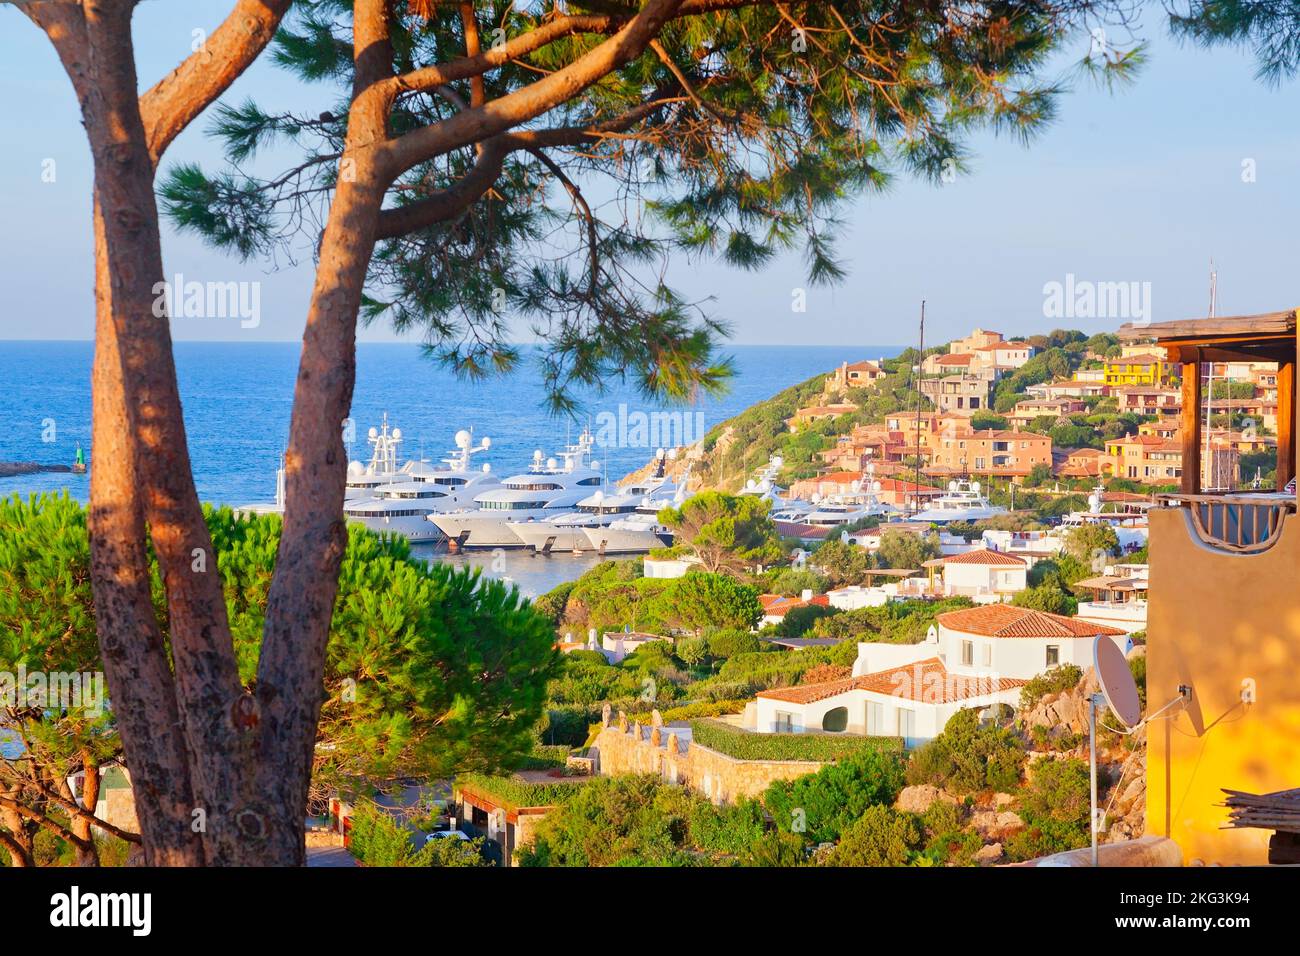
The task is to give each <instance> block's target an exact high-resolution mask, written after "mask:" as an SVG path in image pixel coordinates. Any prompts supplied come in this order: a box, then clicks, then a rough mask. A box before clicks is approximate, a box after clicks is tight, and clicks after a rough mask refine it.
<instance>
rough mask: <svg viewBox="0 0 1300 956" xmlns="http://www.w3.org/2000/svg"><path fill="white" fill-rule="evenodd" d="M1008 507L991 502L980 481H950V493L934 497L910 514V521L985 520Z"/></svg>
mask: <svg viewBox="0 0 1300 956" xmlns="http://www.w3.org/2000/svg"><path fill="white" fill-rule="evenodd" d="M1006 513H1007V509H1006V508H1004V507H1002V506H1001V505H994V504H990V503H989V499H988V498H987V497H985V496H984V495H983V494H982V493H981V492H980V483H979V482H978V481H950V482H948V493H947V494H944V495H940V496H939V497H937V498H932V499H931V500H930V502H929V506H928V507H927V508H926V509H925V510H924V511H919V512H917V513H916V514H914V515H911V516H909V518H908V520H910V521H928V522H930V523H931V524H946V523H948V522H949V521H983V520H985V519H987V518H992V517H994V516H995V515H1004V514H1006Z"/></svg>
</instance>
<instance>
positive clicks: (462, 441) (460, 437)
mask: <svg viewBox="0 0 1300 956" xmlns="http://www.w3.org/2000/svg"><path fill="white" fill-rule="evenodd" d="M467 445H469V432H467V431H465V429H463V428H462V429H461V430H460V431H458V432H456V447H457V448H465V447H466V446H467Z"/></svg>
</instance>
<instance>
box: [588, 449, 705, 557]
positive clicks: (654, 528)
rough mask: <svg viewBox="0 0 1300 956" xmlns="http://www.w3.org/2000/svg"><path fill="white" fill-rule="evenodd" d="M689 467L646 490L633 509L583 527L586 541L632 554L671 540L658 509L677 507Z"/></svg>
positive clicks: (591, 545) (606, 549) (682, 497)
mask: <svg viewBox="0 0 1300 956" xmlns="http://www.w3.org/2000/svg"><path fill="white" fill-rule="evenodd" d="M689 485H690V470H689V469H688V470H687V472H686V474H684V475H683V476H682V480H681V481H679V482H676V483H674V482H671V481H664V482H663V483H662V484H660V485H658V486H657V487H655V488H652V489H650V490H648V491H647V493H646V494H645V495H644V496H642V498H641V500H640V501H639V502H638V503H637V505H636V507H635V508H634V509H633V510H632V513H631V514H629V515H626V516H623V517H617V518H615V519H614V520H612V521H610V522H608V523H607V524H601V525H592V526H590V527H588V528H585V529H584V533H585V534H586V537H587V545H588V547H589V548H590V549H591V550H593V551H599V552H600V553H601V554H635V553H638V552H645V551H653V550H654V549H655V548H663V547H667V546H668V545H670V544H672V542H673V532H672V530H671V529H670V528H668V527H667V526H666V525H663V524H661V523H660V522H659V512H660V511H662V510H663V509H664V508H668V507H674V508H676V507H680V506H681V504H682V502H683V501H685V500H686V498H687V495H688V494H689V492H688V490H687V489H688V488H689Z"/></svg>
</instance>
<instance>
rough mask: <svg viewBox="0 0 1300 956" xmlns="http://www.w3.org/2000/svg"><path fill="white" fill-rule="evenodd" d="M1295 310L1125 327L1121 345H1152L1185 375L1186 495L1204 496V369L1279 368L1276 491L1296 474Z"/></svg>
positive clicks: (1183, 380)
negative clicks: (1229, 365) (1232, 365)
mask: <svg viewBox="0 0 1300 956" xmlns="http://www.w3.org/2000/svg"><path fill="white" fill-rule="evenodd" d="M1297 311H1300V310H1296V309H1289V310H1287V311H1284V312H1270V313H1267V314H1265V315H1239V316H1224V317H1222V318H1218V317H1216V318H1208V319H1186V320H1179V321H1174V322H1156V323H1152V324H1149V325H1133V324H1132V323H1130V324H1128V325H1125V326H1124V327H1123V328H1121V329H1120V330H1119V337H1120V340H1121V341H1125V342H1143V341H1148V340H1151V339H1154V340H1155V342H1156V344H1157V345H1158V346H1160V347H1162V348H1163V349H1164V350H1165V353H1166V355H1167V356H1168V358H1169V361H1170V362H1172V363H1175V364H1177V365H1179V366H1180V367H1181V369H1182V388H1183V411H1182V426H1181V428H1180V430H1179V434H1180V438H1181V440H1182V446H1183V464H1182V491H1183V494H1189V495H1194V494H1198V493H1199V492H1200V491H1201V488H1200V482H1201V445H1202V432H1201V400H1202V398H1203V396H1202V394H1201V363H1202V362H1276V363H1277V368H1278V376H1277V490H1278V491H1282V490H1283V489H1284V488H1285V487H1286V484H1287V483H1288V482H1289V481H1290V480H1291V479H1292V478H1294V477H1295V474H1296V443H1295V436H1296V424H1297V423H1296V314H1297Z"/></svg>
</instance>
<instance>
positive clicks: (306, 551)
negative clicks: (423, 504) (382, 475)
mask: <svg viewBox="0 0 1300 956" xmlns="http://www.w3.org/2000/svg"><path fill="white" fill-rule="evenodd" d="M382 197H383V188H382V185H380V184H379V183H378V182H377V181H376V180H375V179H374V178H373V173H372V172H370V171H369V170H368V169H361V168H358V180H357V181H356V182H342V183H340V185H339V187H338V190H337V192H336V194H335V196H334V201H333V204H332V206H331V210H330V218H329V223H328V225H327V226H326V229H325V235H324V238H323V240H322V242H321V253H320V265H319V266H318V268H317V273H316V275H317V278H316V287H315V290H314V292H313V295H312V304H311V309H310V311H309V313H308V316H307V328H306V331H305V333H304V335H303V347H302V355H301V358H300V359H299V365H298V380H297V384H296V385H295V387H294V400H293V418H292V422H291V425H290V429H289V447H288V451H287V453H286V456H285V511H284V527H283V531H282V532H281V536H280V548H279V552H278V553H277V555H276V563H275V577H274V578H273V580H272V584H271V589H270V593H269V595H268V598H267V607H266V629H265V632H264V635H263V640H262V653H261V657H260V659H259V661H258V669H257V700H258V712H259V715H260V718H261V741H260V744H259V748H258V749H259V752H260V757H261V761H262V764H261V778H260V779H261V784H260V789H261V791H262V792H263V793H264V794H266V796H267V799H268V804H269V805H270V806H272V807H275V808H279V809H281V810H282V811H283V815H282V816H279V817H276V818H274V819H273V820H272V821H271V824H272V825H271V832H270V834H269V837H268V848H267V849H268V853H267V856H266V857H265V858H264V862H265V863H268V864H281V865H294V864H301V863H303V862H305V854H306V850H305V846H304V838H303V824H304V814H305V812H306V811H305V808H306V806H307V789H308V786H309V784H310V782H311V768H312V755H313V749H314V744H315V740H316V724H317V721H318V719H319V717H320V708H321V703H322V697H323V690H322V687H323V683H324V673H325V646H326V643H327V641H328V638H329V629H330V620H331V618H332V616H333V612H334V599H335V597H336V595H337V593H338V575H339V566H340V564H341V562H342V559H343V552H344V549H345V548H346V546H347V527H346V525H345V523H344V519H343V496H344V493H345V486H346V482H347V451H346V449H345V448H344V446H343V437H342V426H343V420H344V419H345V418H346V417H347V415H348V412H349V409H350V408H351V406H352V389H353V385H354V382H355V380H356V320H357V312H358V310H359V309H360V306H361V290H362V287H363V286H364V283H365V277H366V269H367V267H368V266H369V262H370V251H371V247H372V245H373V237H374V232H375V227H376V224H377V222H378V219H379V209H380V205H381V202H382Z"/></svg>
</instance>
